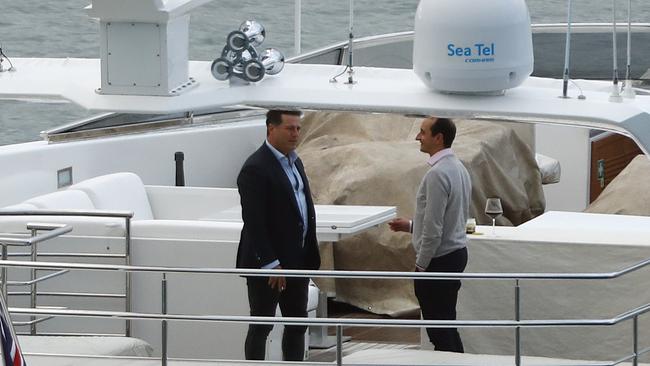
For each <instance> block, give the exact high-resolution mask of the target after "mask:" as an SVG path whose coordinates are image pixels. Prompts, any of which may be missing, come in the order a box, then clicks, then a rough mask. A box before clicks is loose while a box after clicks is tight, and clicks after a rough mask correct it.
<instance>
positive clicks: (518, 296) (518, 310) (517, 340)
mask: <svg viewBox="0 0 650 366" xmlns="http://www.w3.org/2000/svg"><path fill="white" fill-rule="evenodd" d="M520 300H521V288H520V287H519V280H518V279H517V280H515V320H516V321H520V320H521V301H520ZM515 365H516V366H521V327H519V326H517V327H515Z"/></svg>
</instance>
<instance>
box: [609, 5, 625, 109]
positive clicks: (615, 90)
mask: <svg viewBox="0 0 650 366" xmlns="http://www.w3.org/2000/svg"><path fill="white" fill-rule="evenodd" d="M616 33H617V31H616V0H612V55H613V57H612V60H613V76H612V83H613V85H612V93H611V94H610V95H609V101H610V102H614V103H620V102H622V101H623V98H622V97H621V92H620V90H619V85H618V47H617V43H618V42H617V39H616Z"/></svg>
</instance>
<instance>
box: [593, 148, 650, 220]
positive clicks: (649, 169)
mask: <svg viewBox="0 0 650 366" xmlns="http://www.w3.org/2000/svg"><path fill="white" fill-rule="evenodd" d="M648 182H650V160H649V159H648V157H647V156H645V155H639V156H637V157H636V158H634V159H633V160H632V161H631V162H630V164H628V166H627V167H625V169H623V170H622V171H621V172H620V173H619V174H618V176H616V178H614V180H612V181H611V183H609V184H608V185H607V187H606V188H605V190H603V192H602V193H601V194H600V195H599V196H598V198H596V200H595V201H594V202H592V203H591V205H589V207H587V209H586V210H585V212H591V213H609V214H621V215H637V216H650V190H648Z"/></svg>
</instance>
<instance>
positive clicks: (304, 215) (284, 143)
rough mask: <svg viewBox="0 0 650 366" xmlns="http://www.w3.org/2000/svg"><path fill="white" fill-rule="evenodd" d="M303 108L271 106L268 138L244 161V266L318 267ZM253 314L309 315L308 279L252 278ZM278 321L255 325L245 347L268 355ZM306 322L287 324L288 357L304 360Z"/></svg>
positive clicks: (249, 354) (251, 354)
mask: <svg viewBox="0 0 650 366" xmlns="http://www.w3.org/2000/svg"><path fill="white" fill-rule="evenodd" d="M300 119H301V113H300V112H298V111H269V112H268V113H267V115H266V128H267V134H266V136H267V138H266V141H265V142H264V143H263V144H262V146H261V147H260V148H259V149H257V151H255V152H254V153H253V154H252V155H251V156H250V157H249V158H248V159H247V160H246V162H245V163H244V166H243V167H242V169H241V171H240V172H239V177H237V187H238V188H239V195H240V196H241V206H242V218H243V220H244V227H243V229H242V232H241V239H240V241H239V248H238V250H237V267H238V268H264V269H270V268H277V269H318V268H319V267H320V255H319V253H318V243H317V241H316V215H315V213H314V203H313V201H312V198H311V192H310V190H309V183H308V182H307V176H306V175H305V170H304V167H303V165H302V162H301V161H300V159H299V158H298V155H297V154H296V152H295V149H296V146H297V145H298V137H299V135H300ZM246 284H247V287H248V302H249V305H250V314H251V316H275V309H276V307H277V305H278V304H280V310H281V311H282V315H283V316H287V317H307V293H308V285H309V279H308V278H295V277H288V278H285V277H283V276H275V277H252V276H250V277H247V278H246ZM272 329H273V325H262V324H251V325H249V327H248V334H247V336H246V343H245V345H244V351H245V354H246V359H248V360H263V359H264V356H265V353H266V339H267V337H268V335H269V333H270V332H271V330H272ZM306 330H307V327H306V326H285V328H284V334H283V337H282V353H283V358H284V359H285V360H287V361H302V360H303V355H304V347H305V337H304V335H305V331H306Z"/></svg>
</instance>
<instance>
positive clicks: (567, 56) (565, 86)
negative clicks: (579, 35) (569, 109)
mask: <svg viewBox="0 0 650 366" xmlns="http://www.w3.org/2000/svg"><path fill="white" fill-rule="evenodd" d="M571 3H572V1H571V0H569V1H568V8H567V21H566V24H567V30H566V42H565V45H564V73H563V79H564V80H563V82H562V98H569V96H568V90H569V68H570V65H571V21H572V15H571Z"/></svg>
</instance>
